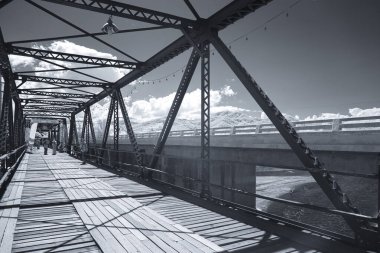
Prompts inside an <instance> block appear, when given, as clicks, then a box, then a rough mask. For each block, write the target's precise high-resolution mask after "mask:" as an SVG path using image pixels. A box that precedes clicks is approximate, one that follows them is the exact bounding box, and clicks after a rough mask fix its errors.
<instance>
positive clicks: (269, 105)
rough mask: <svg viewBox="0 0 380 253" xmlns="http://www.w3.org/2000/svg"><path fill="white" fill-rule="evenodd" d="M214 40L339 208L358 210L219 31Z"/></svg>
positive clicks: (350, 221) (350, 220) (353, 223)
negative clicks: (226, 43) (230, 48)
mask: <svg viewBox="0 0 380 253" xmlns="http://www.w3.org/2000/svg"><path fill="white" fill-rule="evenodd" d="M211 42H212V44H213V45H214V47H215V48H216V49H217V50H218V52H219V54H220V55H221V56H222V57H223V59H224V60H225V62H226V63H227V64H228V66H229V67H230V68H231V69H232V71H233V72H234V73H235V75H236V76H237V77H238V78H239V80H240V81H241V82H242V84H243V85H244V86H245V88H246V89H247V90H248V92H249V93H250V94H251V96H252V97H253V98H254V99H255V101H256V102H257V104H258V105H259V106H260V107H261V109H262V110H263V111H264V112H265V114H266V115H267V116H268V118H269V119H270V120H271V121H272V123H273V125H275V127H276V128H277V130H278V131H279V132H280V134H281V135H282V137H283V138H284V139H285V141H286V142H287V143H288V144H289V146H290V147H291V149H292V150H293V151H294V153H295V154H296V155H297V157H298V158H299V160H300V161H301V162H302V163H303V165H304V167H305V168H308V169H309V172H310V174H311V176H312V177H313V178H314V179H315V181H316V182H317V183H318V185H319V186H320V187H321V189H322V190H323V192H324V193H325V194H326V196H327V197H328V198H329V199H330V201H331V202H332V203H333V205H334V206H335V207H336V208H337V209H338V210H342V211H346V212H353V213H358V210H357V209H356V208H355V207H353V206H352V203H351V201H350V200H349V198H348V197H347V195H346V194H345V193H344V192H343V191H342V189H341V188H340V187H339V185H338V184H337V182H336V180H335V179H334V177H333V176H332V175H331V174H330V173H329V171H328V170H327V169H326V168H324V166H323V165H322V163H321V162H320V161H319V159H318V157H317V156H316V155H315V154H314V153H313V152H312V150H311V149H310V148H309V147H308V146H307V145H306V143H305V142H304V141H303V139H302V138H301V137H300V136H299V135H298V134H297V132H296V130H295V129H294V128H293V127H292V125H291V124H290V123H289V122H288V121H287V119H286V118H285V117H284V116H283V114H282V113H281V112H280V110H279V109H278V108H277V107H276V106H275V105H274V104H273V102H272V101H271V100H270V98H269V97H268V96H267V95H266V94H265V92H264V91H263V90H262V89H261V87H260V86H259V85H258V84H257V83H256V82H255V81H254V80H253V79H252V77H251V76H250V75H249V74H248V72H247V71H246V70H245V69H244V67H243V66H242V65H241V64H240V62H239V61H238V60H237V59H236V58H235V56H234V55H233V54H232V53H231V51H230V50H229V49H228V48H227V46H226V45H225V44H224V43H223V41H222V40H221V39H220V38H219V37H218V36H217V35H216V34H215V35H214V36H212V37H211ZM344 219H345V220H346V221H347V223H348V225H349V226H350V227H351V228H352V229H353V231H355V232H359V231H360V227H361V225H362V224H361V223H360V222H359V221H358V220H356V219H353V218H351V217H350V218H349V217H344ZM358 236H360V234H358ZM362 239H364V238H362Z"/></svg>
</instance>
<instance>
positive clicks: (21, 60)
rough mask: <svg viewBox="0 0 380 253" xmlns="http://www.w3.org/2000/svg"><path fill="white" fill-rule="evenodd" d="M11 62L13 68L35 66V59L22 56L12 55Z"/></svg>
mask: <svg viewBox="0 0 380 253" xmlns="http://www.w3.org/2000/svg"><path fill="white" fill-rule="evenodd" d="M9 61H10V62H11V65H12V67H13V68H17V67H27V66H33V64H34V62H35V59H34V58H32V57H26V56H21V55H10V56H9Z"/></svg>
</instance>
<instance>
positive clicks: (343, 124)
mask: <svg viewBox="0 0 380 253" xmlns="http://www.w3.org/2000/svg"><path fill="white" fill-rule="evenodd" d="M291 124H292V125H293V127H294V128H295V129H296V130H297V131H298V132H344V131H359V130H360V131H380V116H367V117H352V118H336V119H322V120H304V121H294V122H291ZM210 133H211V135H242V134H272V133H277V129H276V128H275V127H274V125H273V124H271V123H263V124H257V125H242V126H232V127H214V128H211V129H210ZM159 134H160V132H157V131H154V132H142V133H136V134H135V135H136V138H156V137H158V136H159ZM200 135H201V129H198V128H197V129H186V130H173V131H171V132H170V134H169V137H185V136H200ZM119 138H120V139H126V138H128V137H127V135H120V136H119Z"/></svg>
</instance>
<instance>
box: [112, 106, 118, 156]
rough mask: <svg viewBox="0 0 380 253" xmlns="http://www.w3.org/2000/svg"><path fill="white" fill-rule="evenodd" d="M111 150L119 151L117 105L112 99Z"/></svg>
mask: <svg viewBox="0 0 380 253" xmlns="http://www.w3.org/2000/svg"><path fill="white" fill-rule="evenodd" d="M113 148H114V149H115V150H119V103H118V101H117V99H114V107H113Z"/></svg>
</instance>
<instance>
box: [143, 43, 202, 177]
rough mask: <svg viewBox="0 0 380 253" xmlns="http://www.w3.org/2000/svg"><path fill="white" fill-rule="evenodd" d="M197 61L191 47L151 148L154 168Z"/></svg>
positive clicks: (150, 165)
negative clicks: (162, 123) (175, 90)
mask: <svg viewBox="0 0 380 253" xmlns="http://www.w3.org/2000/svg"><path fill="white" fill-rule="evenodd" d="M198 61H199V54H198V53H197V50H195V49H193V51H192V53H191V55H190V58H189V61H188V63H187V65H186V69H185V71H184V73H183V76H182V79H181V82H180V84H179V86H178V89H177V92H176V94H175V96H174V100H173V103H172V105H171V107H170V109H169V113H168V116H167V117H166V120H165V123H164V126H163V128H162V131H161V133H160V136H159V137H158V140H157V144H156V146H155V147H154V150H153V157H152V160H151V161H150V164H149V167H150V168H155V167H156V165H157V162H158V159H159V157H158V155H160V154H161V152H162V149H163V148H164V146H165V143H166V140H167V138H168V136H169V133H170V130H171V128H172V126H173V123H174V120H175V118H176V116H177V113H178V110H179V108H180V106H181V103H182V100H183V98H184V96H185V94H186V91H187V88H188V87H189V84H190V80H191V78H192V76H193V74H194V71H195V68H196V67H197V64H198ZM151 175H152V173H151V172H150V173H148V176H149V177H151Z"/></svg>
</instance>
